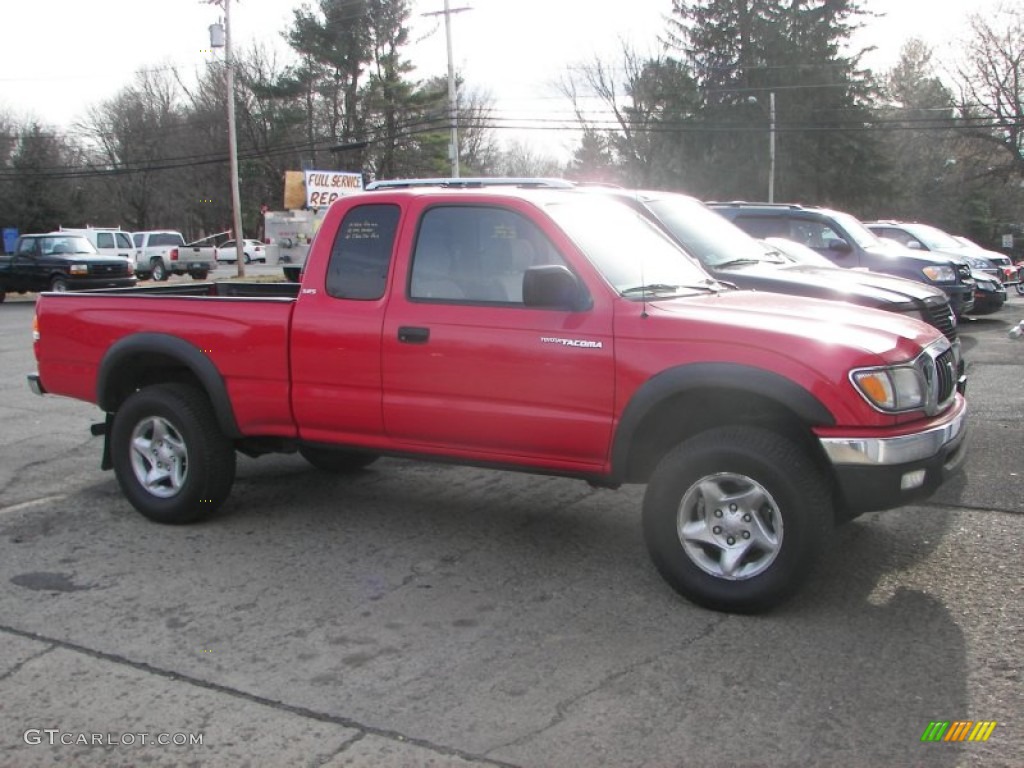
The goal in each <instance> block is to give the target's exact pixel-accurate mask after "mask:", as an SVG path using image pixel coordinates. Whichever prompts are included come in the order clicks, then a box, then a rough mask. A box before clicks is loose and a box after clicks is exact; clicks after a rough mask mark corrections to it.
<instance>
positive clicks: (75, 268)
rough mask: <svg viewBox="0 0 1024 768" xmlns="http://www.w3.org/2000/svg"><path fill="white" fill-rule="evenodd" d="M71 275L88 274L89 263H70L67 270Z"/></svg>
mask: <svg viewBox="0 0 1024 768" xmlns="http://www.w3.org/2000/svg"><path fill="white" fill-rule="evenodd" d="M68 272H70V273H71V274H72V275H88V274H89V265H88V264H72V265H71V268H70V269H69V270H68Z"/></svg>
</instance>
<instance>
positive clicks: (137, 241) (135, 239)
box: [132, 233, 143, 248]
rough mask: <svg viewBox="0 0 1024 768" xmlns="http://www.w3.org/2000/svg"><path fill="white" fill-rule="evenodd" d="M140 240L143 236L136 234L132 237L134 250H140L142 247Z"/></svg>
mask: <svg viewBox="0 0 1024 768" xmlns="http://www.w3.org/2000/svg"><path fill="white" fill-rule="evenodd" d="M142 238H143V235H142V234H141V233H136V234H134V235H132V242H133V243H135V247H136V248H141V247H142Z"/></svg>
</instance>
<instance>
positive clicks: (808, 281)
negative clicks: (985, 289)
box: [716, 263, 945, 309]
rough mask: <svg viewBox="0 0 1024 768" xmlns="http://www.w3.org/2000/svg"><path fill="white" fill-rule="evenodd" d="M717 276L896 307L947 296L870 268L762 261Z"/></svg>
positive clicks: (803, 293) (760, 287) (791, 291)
mask: <svg viewBox="0 0 1024 768" xmlns="http://www.w3.org/2000/svg"><path fill="white" fill-rule="evenodd" d="M716 277H719V278H720V279H723V280H731V281H733V282H735V283H736V284H737V285H740V286H742V287H744V288H755V289H757V290H762V291H774V292H776V293H788V294H794V295H800V296H811V297H814V298H819V299H832V300H838V301H849V302H852V303H854V304H862V305H864V306H869V307H879V308H883V309H893V306H892V305H893V304H907V303H913V304H918V303H920V302H922V301H926V300H928V299H932V300H936V299H939V300H941V299H942V298H943V297H944V296H945V294H944V293H943V292H942V291H941V290H939V289H938V288H934V287H932V286H929V285H926V284H924V283H918V282H916V281H914V280H906V279H904V278H901V277H893V276H891V275H883V274H880V273H878V272H868V271H866V270H859V269H857V270H854V269H843V268H841V267H818V266H812V265H808V264H793V265H789V266H779V265H775V264H769V263H761V264H757V265H751V266H749V267H744V268H743V269H741V270H730V271H725V270H721V271H718V272H717V273H716Z"/></svg>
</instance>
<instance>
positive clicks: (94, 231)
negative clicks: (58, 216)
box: [60, 227, 135, 264]
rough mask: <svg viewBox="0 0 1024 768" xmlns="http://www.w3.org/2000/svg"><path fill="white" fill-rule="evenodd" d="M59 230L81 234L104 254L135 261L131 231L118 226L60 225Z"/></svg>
mask: <svg viewBox="0 0 1024 768" xmlns="http://www.w3.org/2000/svg"><path fill="white" fill-rule="evenodd" d="M60 231H61V232H67V233H69V234H72V235H81V236H82V237H84V238H86V239H88V241H89V242H90V243H92V244H93V246H94V247H95V248H96V250H97V251H99V252H100V253H101V254H102V255H104V256H120V257H122V258H125V259H128V260H130V261H131V262H132V263H133V264H134V263H135V246H134V244H133V243H132V235H131V232H125V231H124V230H123V229H120V228H119V227H85V228H84V229H73V228H71V227H61V228H60Z"/></svg>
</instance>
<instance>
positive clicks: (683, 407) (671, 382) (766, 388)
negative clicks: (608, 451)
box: [612, 363, 834, 483]
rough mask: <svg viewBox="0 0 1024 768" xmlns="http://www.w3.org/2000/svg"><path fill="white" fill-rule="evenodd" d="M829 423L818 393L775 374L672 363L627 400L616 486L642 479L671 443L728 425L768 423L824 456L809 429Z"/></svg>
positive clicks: (618, 438) (615, 456) (615, 461)
mask: <svg viewBox="0 0 1024 768" xmlns="http://www.w3.org/2000/svg"><path fill="white" fill-rule="evenodd" d="M832 423H834V418H833V416H832V414H831V412H830V411H829V410H828V408H826V407H825V405H824V404H823V403H822V402H821V401H820V400H819V399H818V398H816V397H815V396H814V395H812V394H811V393H810V392H808V391H807V390H806V389H804V388H803V387H801V386H800V385H799V384H797V383H795V382H793V381H791V380H790V379H787V378H785V377H784V376H781V375H779V374H777V373H773V372H771V371H766V370H763V369H760V368H754V367H751V366H745V365H740V364H736V363H698V364H693V365H685V366H679V367H676V368H670V369H668V370H666V371H662V372H661V373H659V374H657V375H656V376H654V377H652V378H651V379H650V380H649V381H647V382H646V383H645V384H644V385H643V386H641V387H640V388H639V389H638V390H637V392H636V393H635V394H634V395H633V397H632V398H631V400H630V401H629V403H628V404H627V405H626V408H625V410H624V411H623V415H622V418H621V419H620V421H619V425H618V428H617V429H616V433H615V438H614V440H613V443H612V476H613V478H614V481H615V482H616V483H634V482H646V481H647V479H648V478H649V477H650V474H651V472H653V470H654V468H655V466H656V465H657V463H658V461H659V460H660V458H661V457H662V456H663V455H664V454H665V453H666V452H667V451H668V450H670V449H671V448H672V447H673V446H675V445H676V444H678V443H679V442H681V441H682V440H684V439H686V438H687V437H690V436H692V435H694V434H697V433H698V432H702V431H704V430H706V429H709V428H712V427H716V426H724V425H726V424H737V425H739V424H748V425H757V426H764V427H770V428H772V429H774V430H776V431H779V432H781V433H782V434H785V435H787V436H789V437H790V438H791V439H793V440H795V441H797V442H799V443H801V444H804V445H807V446H808V447H809V450H810V453H811V455H812V456H813V457H814V459H815V460H816V461H825V457H824V455H823V454H822V453H821V450H820V448H819V447H818V446H817V445H815V444H813V441H812V439H811V438H812V435H811V431H810V427H811V426H812V425H827V424H832Z"/></svg>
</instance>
